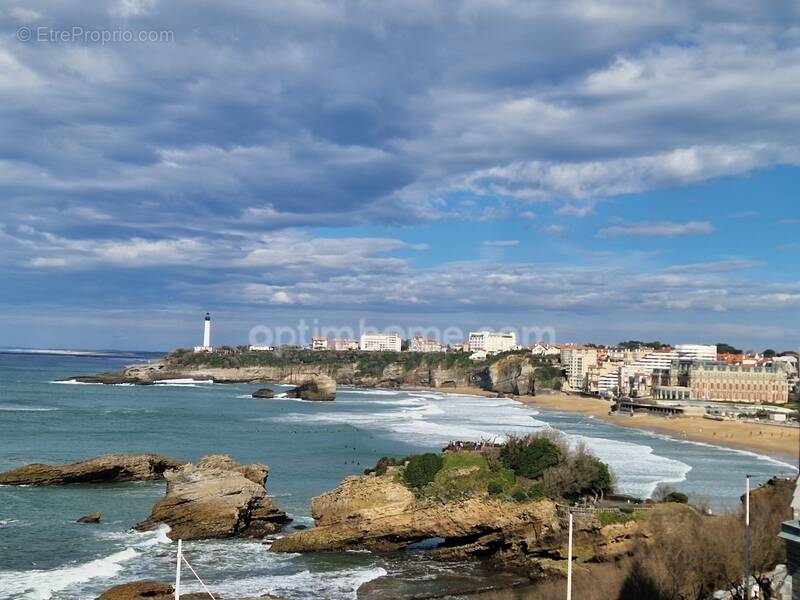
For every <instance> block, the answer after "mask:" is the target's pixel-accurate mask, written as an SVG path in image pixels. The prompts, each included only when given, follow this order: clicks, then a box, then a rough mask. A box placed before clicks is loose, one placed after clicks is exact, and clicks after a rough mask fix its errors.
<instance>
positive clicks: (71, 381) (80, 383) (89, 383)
mask: <svg viewBox="0 0 800 600" xmlns="http://www.w3.org/2000/svg"><path fill="white" fill-rule="evenodd" d="M50 383H58V384H60V385H103V384H102V383H100V382H99V381H75V380H74V379H66V380H64V381H51V382H50Z"/></svg>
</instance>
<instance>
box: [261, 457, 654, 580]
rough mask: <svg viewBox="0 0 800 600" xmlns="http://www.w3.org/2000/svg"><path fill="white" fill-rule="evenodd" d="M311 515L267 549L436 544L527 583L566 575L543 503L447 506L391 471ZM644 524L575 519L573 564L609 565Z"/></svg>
mask: <svg viewBox="0 0 800 600" xmlns="http://www.w3.org/2000/svg"><path fill="white" fill-rule="evenodd" d="M311 510H312V516H313V517H314V521H315V523H316V526H315V527H314V528H311V529H306V530H303V531H297V532H293V533H291V534H290V535H288V536H286V537H283V538H279V539H277V540H275V541H274V542H273V544H272V547H271V549H272V551H275V552H319V551H342V550H361V549H366V550H370V551H373V552H386V551H395V550H398V549H401V548H404V547H407V546H409V545H411V544H414V543H417V542H421V541H424V540H431V539H432V538H443V540H444V541H443V542H442V543H441V544H440V545H438V546H437V547H436V548H435V549H432V550H429V554H430V555H432V556H433V557H436V558H441V559H464V558H468V557H482V558H487V557H488V558H490V559H492V560H493V561H494V562H495V563H497V564H498V565H500V566H502V567H504V568H512V569H513V570H515V571H519V572H522V573H525V574H526V575H527V576H529V577H531V578H539V577H542V576H545V575H554V574H555V575H561V574H563V573H564V572H565V570H566V559H567V539H566V527H567V520H568V515H567V512H566V509H564V508H562V507H559V506H558V505H557V504H555V503H554V502H552V501H551V500H547V499H539V500H530V501H523V502H516V501H513V500H510V499H503V498H500V497H496V496H491V495H488V494H481V495H475V496H472V497H466V498H463V499H460V500H451V501H448V502H441V501H439V500H437V499H426V498H418V497H416V496H415V495H414V494H413V493H412V492H411V491H410V490H409V489H407V488H406V487H405V486H404V485H402V484H401V483H399V482H398V481H397V480H396V477H395V474H394V473H392V472H391V470H390V471H389V472H388V473H387V474H386V475H382V476H375V475H367V476H361V477H349V478H347V479H345V480H344V481H343V482H342V483H341V484H340V485H339V486H338V487H337V488H336V489H335V490H333V491H331V492H328V493H325V494H322V495H321V496H318V497H317V498H314V500H313V501H312V505H311ZM656 510H657V509H656ZM645 521H646V519H636V520H630V521H628V522H624V523H615V524H612V525H607V526H605V527H603V526H602V525H601V523H600V521H599V520H598V517H597V516H596V515H595V514H592V513H589V514H580V515H578V516H576V518H575V538H574V540H575V545H574V556H575V559H576V560H577V561H578V562H581V563H589V562H612V561H615V560H617V559H619V558H621V557H624V556H626V555H628V554H630V553H631V552H632V551H633V549H634V547H635V545H636V544H637V543H638V542H639V541H641V540H642V539H646V538H647V535H648V534H647V530H646V528H644V527H643V525H642V523H643V522H645Z"/></svg>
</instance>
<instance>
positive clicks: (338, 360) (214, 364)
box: [69, 348, 562, 395]
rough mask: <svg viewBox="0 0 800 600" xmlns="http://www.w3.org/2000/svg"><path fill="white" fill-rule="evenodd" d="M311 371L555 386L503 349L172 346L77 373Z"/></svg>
mask: <svg viewBox="0 0 800 600" xmlns="http://www.w3.org/2000/svg"><path fill="white" fill-rule="evenodd" d="M311 377H318V378H321V379H322V380H323V382H327V380H328V379H327V378H330V380H331V381H332V382H334V383H335V384H336V385H354V386H359V387H384V388H385V387H390V388H391V387H394V388H397V387H430V388H476V389H481V390H486V391H493V392H497V393H501V394H514V395H521V394H530V395H533V394H535V393H536V391H537V390H539V389H559V388H560V385H561V380H562V373H561V371H560V370H559V369H557V368H555V367H553V366H551V365H549V364H546V363H541V362H537V361H536V360H535V359H534V358H533V357H532V356H531V355H530V353H529V352H526V351H516V352H506V353H502V354H498V355H494V356H489V357H487V358H486V359H484V360H480V361H472V360H470V359H469V356H468V355H467V354H466V353H409V352H403V353H400V352H358V351H350V352H336V351H325V352H314V351H309V350H298V349H281V350H278V351H274V352H252V351H247V350H244V349H232V348H231V349H220V350H218V351H215V352H208V353H194V352H190V351H187V350H177V351H175V352H172V353H170V354H168V355H166V356H165V357H164V358H163V359H162V360H160V361H157V362H152V363H148V364H140V365H133V366H129V367H126V368H124V369H122V370H121V371H118V372H114V373H101V374H98V375H89V376H85V375H83V376H75V377H71V378H69V379H72V380H75V381H80V382H84V383H109V384H120V383H133V384H139V385H148V384H154V383H158V382H159V381H164V380H169V379H185V378H191V379H197V380H212V381H214V382H216V383H289V384H292V383H295V384H296V383H301V382H304V381H307V380H308V379H309V378H311Z"/></svg>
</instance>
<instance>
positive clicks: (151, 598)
mask: <svg viewBox="0 0 800 600" xmlns="http://www.w3.org/2000/svg"><path fill="white" fill-rule="evenodd" d="M174 597H175V588H174V587H173V586H172V585H171V584H169V583H158V582H155V581H137V582H134V583H123V584H121V585H115V586H114V587H112V588H110V589H108V590H106V591H105V592H103V593H102V594H100V595H99V596H98V597H97V598H96V600H173V599H174ZM214 597H215V598H217V599H218V600H225V599H224V598H223V597H222V596H219V595H217V594H214ZM181 600H208V594H206V593H205V592H199V593H193V594H181ZM231 600H233V599H231ZM238 600H256V599H255V598H250V599H247V598H239V599H238ZM258 600H282V599H281V598H278V597H277V596H259V597H258Z"/></svg>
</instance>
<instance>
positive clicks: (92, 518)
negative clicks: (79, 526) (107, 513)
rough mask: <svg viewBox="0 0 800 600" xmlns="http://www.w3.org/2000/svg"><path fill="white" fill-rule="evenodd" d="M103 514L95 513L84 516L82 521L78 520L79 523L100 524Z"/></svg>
mask: <svg viewBox="0 0 800 600" xmlns="http://www.w3.org/2000/svg"><path fill="white" fill-rule="evenodd" d="M102 516H103V513H99V512H93V513H89V514H88V515H83V516H82V517H81V518H80V519H78V520H77V521H76V522H77V523H99V522H100V519H101V518H102Z"/></svg>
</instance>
